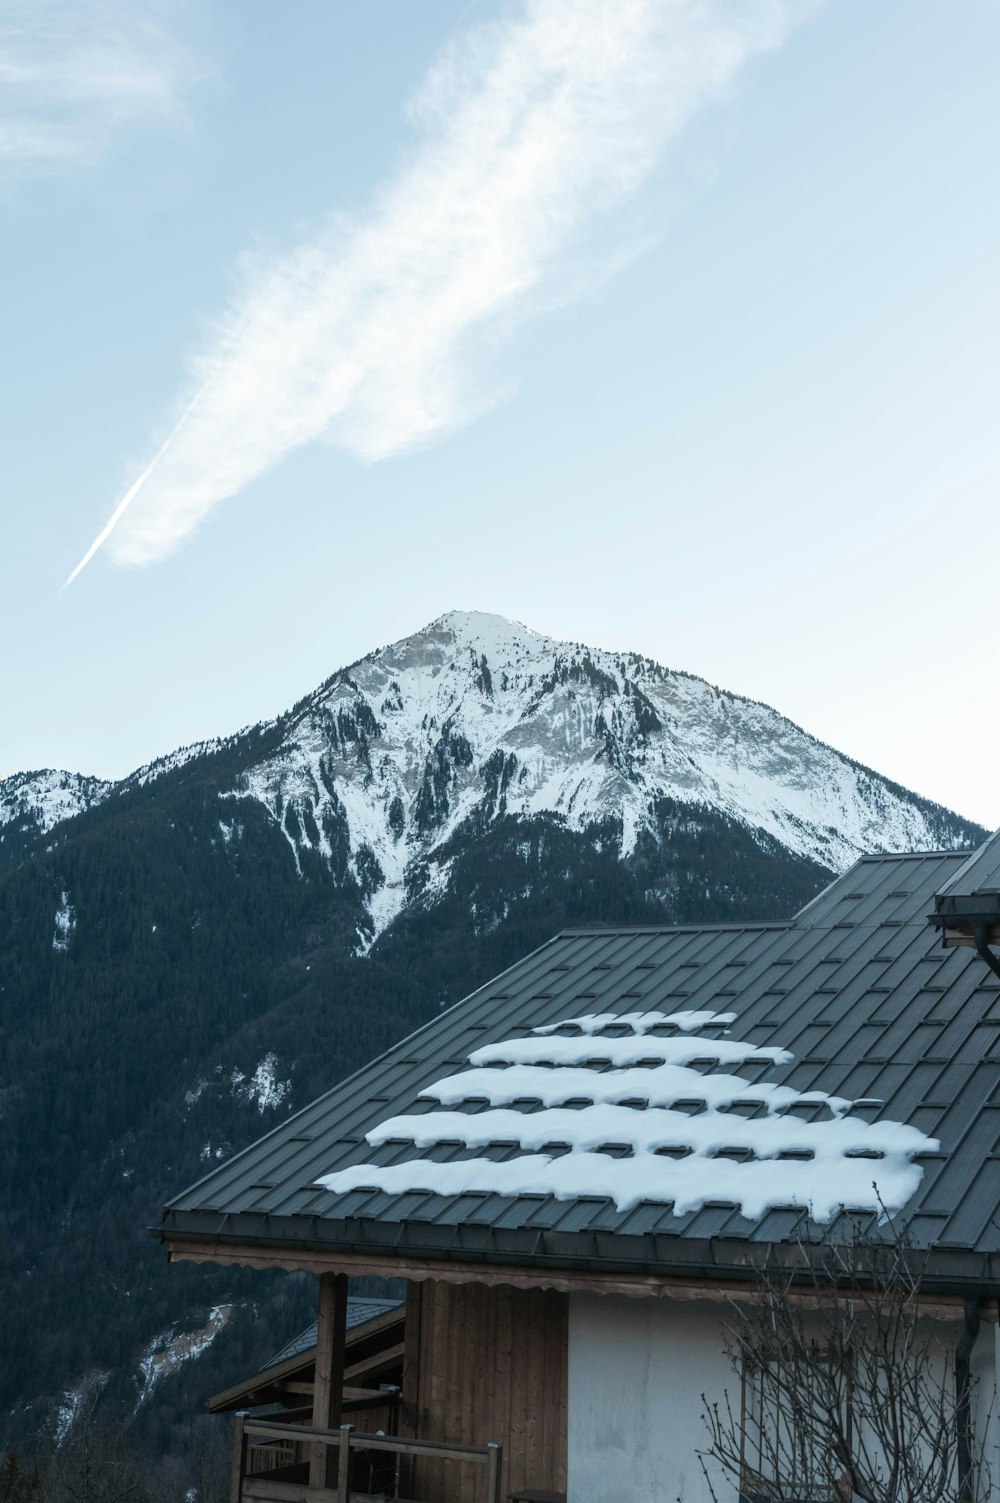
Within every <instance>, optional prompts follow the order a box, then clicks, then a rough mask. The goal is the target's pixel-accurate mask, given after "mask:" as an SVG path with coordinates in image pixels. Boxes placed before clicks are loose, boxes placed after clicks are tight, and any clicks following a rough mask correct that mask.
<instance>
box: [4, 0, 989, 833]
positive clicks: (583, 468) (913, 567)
mask: <svg viewBox="0 0 1000 1503" xmlns="http://www.w3.org/2000/svg"><path fill="white" fill-rule="evenodd" d="M998 62H1000V4H998V3H997V0H963V4H962V5H959V6H950V5H949V6H943V5H941V4H940V3H939V0H879V3H878V4H877V5H875V4H872V3H871V0H826V3H823V0H814V3H813V0H618V3H616V5H614V6H608V5H607V4H606V0H523V3H521V0H518V3H514V0H471V3H470V0H420V3H419V4H415V3H413V0H371V3H368V4H364V5H358V4H355V3H346V0H297V3H296V4H295V5H294V6H291V5H287V6H278V5H275V4H274V3H273V0H239V3H237V0H9V3H8V4H7V5H6V6H5V7H4V14H3V18H2V20H0V258H2V267H3V276H2V278H0V306H2V318H0V328H2V338H0V353H2V358H0V381H2V391H0V453H2V456H3V464H2V467H0V487H2V490H0V497H2V532H0V707H2V708H0V775H5V774H9V773H12V772H15V771H19V770H24V769H30V768H40V767H67V768H71V769H74V770H78V771H82V772H89V773H96V774H99V775H102V776H106V777H114V776H121V775H123V774H125V773H126V772H127V771H129V770H130V769H131V768H133V767H135V766H137V765H139V764H141V763H143V762H145V761H148V760H150V759H152V758H153V757H154V756H156V755H158V754H161V753H164V752H166V751H168V750H170V749H172V748H174V747H176V746H179V745H183V744H186V743H189V742H191V741H194V740H198V739H202V738H204V737H208V736H212V735H216V734H224V733H228V732H230V731H232V730H235V729H236V728H238V727H239V726H242V725H245V724H249V723H251V722H254V721H257V720H259V719H262V718H265V717H267V716H271V715H275V714H277V713H280V712H281V711H282V710H283V709H285V708H287V707H288V706H289V705H290V704H291V703H293V702H294V701H295V700H296V699H298V698H299V697H300V696H301V695H302V694H304V693H306V692H307V691H308V690H309V689H311V688H313V687H314V686H315V685H316V684H317V683H319V682H320V681H321V680H322V679H324V678H325V677H327V676H328V675H329V674H330V673H332V672H333V671H334V670H335V669H336V668H338V667H340V666H342V665H343V664H346V663H350V662H352V661H354V660H356V659H357V658H359V657H361V656H363V655H364V654H365V653H367V652H369V651H371V650H372V649H374V648H375V647H378V646H380V645H383V644H384V643H387V642H390V641H393V640H395V639H397V638H399V637H402V636H405V635H408V634H410V633H411V632H413V631H416V630H418V629H419V628H420V627H421V626H423V625H425V624H426V623H427V622H428V621H430V620H432V619H433V618H434V617H436V616H438V615H440V614H441V613H442V612H444V611H446V610H451V609H465V610H485V611H495V612H499V613H500V614H503V615H506V616H510V617H513V618H515V619H517V620H520V621H523V622H525V623H526V624H528V625H530V626H532V627H535V628H537V629H538V630H540V631H544V632H547V633H548V634H550V635H552V636H555V637H558V638H566V639H569V640H573V641H585V642H588V643H590V644H591V645H593V646H597V647H605V648H612V649H614V648H621V649H630V650H634V651H637V652H642V653H645V654H647V655H648V656H650V657H653V658H655V659H657V660H658V661H660V662H662V663H664V664H666V665H668V666H670V667H674V668H680V669H685V670H687V671H689V672H692V673H697V674H701V675H703V676H704V677H705V678H707V679H709V680H710V681H711V682H713V683H716V684H719V685H720V686H722V687H725V688H727V689H730V690H733V691H735V692H738V693H741V694H745V695H748V696H750V697H752V698H754V699H759V700H763V701H764V702H766V703H768V704H771V705H773V706H775V708H777V709H779V710H780V711H781V712H782V713H784V714H785V715H788V716H789V717H790V718H791V719H793V720H794V721H796V722H798V723H799V724H800V725H802V726H803V727H805V729H806V730H808V731H810V732H812V733H813V734H814V735H817V736H819V737H820V738H821V739H822V740H824V741H826V742H828V743H830V744H831V745H833V746H835V747H837V748H838V749H839V750H841V751H843V752H845V753H847V754H849V755H851V756H853V757H855V758H857V759H858V760H860V761H862V762H864V763H866V764H868V765H869V766H872V767H874V768H875V769H876V770H878V771H879V772H881V773H883V774H885V775H886V776H888V777H890V778H893V779H894V780H896V781H897V782H900V783H902V784H904V785H906V786H908V787H910V788H912V789H914V790H915V791H916V792H918V793H921V794H923V795H925V796H927V797H930V798H933V799H936V800H938V801H939V802H941V803H944V804H946V805H948V806H949V807H951V808H953V809H956V810H958V811H959V812H960V813H962V814H964V815H966V816H968V817H971V818H974V819H977V820H979V821H981V822H982V823H984V824H986V825H988V826H990V827H996V826H997V825H1000V779H998V777H997V774H996V763H995V744H996V734H997V729H998V723H1000V715H998V712H997V710H996V708H995V703H994V701H995V694H994V692H993V684H992V675H991V672H990V667H989V664H990V657H989V656H988V655H987V654H988V652H989V648H988V644H989V642H990V641H991V640H992V638H993V635H994V633H995V604H994V601H995V596H996V577H997V576H996V568H997V564H996V560H997V558H998V556H1000V547H998V545H1000V515H998V507H997V505H996V501H995V497H996V493H997V488H998V480H1000V424H998V423H997V421H996V407H997V395H998V391H1000V339H998V337H997V336H998V332H1000V329H998V324H1000V318H998V314H1000V278H998V277H997V270H996V269H997V266H998V264H1000V257H998V251H1000V192H998V182H997V178H998V166H1000V162H998V155H1000V93H998V91H997V89H996V87H995V78H996V70H997V65H998Z"/></svg>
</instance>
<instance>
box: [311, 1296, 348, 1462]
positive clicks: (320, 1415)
mask: <svg viewBox="0 0 1000 1503" xmlns="http://www.w3.org/2000/svg"><path fill="white" fill-rule="evenodd" d="M346 1337H347V1274H346V1273H321V1274H320V1277H319V1319H318V1322H317V1330H316V1375H315V1378H314V1381H313V1417H312V1422H313V1425H314V1426H316V1428H317V1429H320V1430H336V1429H337V1428H338V1427H339V1425H340V1411H341V1406H342V1404H343V1398H344V1343H345V1341H346ZM334 1450H335V1447H334V1446H331V1445H326V1444H325V1443H324V1442H323V1441H316V1442H315V1444H314V1445H313V1448H312V1456H311V1458H310V1461H309V1486H310V1487H330V1486H332V1482H333V1475H334V1457H333V1452H334Z"/></svg>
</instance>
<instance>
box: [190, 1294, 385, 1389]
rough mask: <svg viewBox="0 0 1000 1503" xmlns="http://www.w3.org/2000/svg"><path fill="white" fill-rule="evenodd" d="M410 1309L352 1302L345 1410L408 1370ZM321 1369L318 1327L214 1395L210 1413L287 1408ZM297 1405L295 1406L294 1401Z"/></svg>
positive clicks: (349, 1305)
mask: <svg viewBox="0 0 1000 1503" xmlns="http://www.w3.org/2000/svg"><path fill="white" fill-rule="evenodd" d="M404 1320H405V1307H404V1304H403V1301H402V1300H395V1299H356V1298H354V1297H353V1296H352V1297H351V1298H350V1299H349V1300H348V1301H347V1343H346V1348H345V1366H346V1369H347V1373H348V1374H349V1375H350V1377H351V1380H352V1385H353V1384H357V1383H359V1382H360V1384H361V1388H358V1387H354V1386H346V1387H345V1388H344V1398H345V1407H346V1408H350V1407H351V1406H352V1405H353V1404H356V1402H357V1400H358V1398H359V1397H360V1396H361V1393H362V1389H363V1386H364V1384H365V1383H366V1382H371V1383H375V1382H378V1381H379V1380H380V1379H382V1378H385V1377H387V1376H390V1375H391V1374H392V1373H393V1371H394V1369H395V1368H398V1367H400V1366H401V1365H402V1348H401V1345H400V1340H401V1335H402V1330H403V1323H404ZM315 1364H316V1325H315V1323H314V1324H313V1325H311V1326H309V1327H308V1329H307V1330H305V1331H303V1332H302V1333H301V1335H299V1336H296V1337H295V1339H294V1341H290V1342H289V1343H288V1345H287V1346H285V1347H282V1349H281V1351H280V1352H277V1353H276V1354H275V1355H274V1356H273V1357H272V1358H271V1360H270V1361H269V1362H265V1364H264V1366H263V1367H262V1368H261V1369H260V1371H259V1372H256V1373H252V1374H251V1375H250V1376H249V1377H247V1378H243V1379H242V1380H241V1381H240V1382H239V1383H234V1384H233V1385H232V1386H231V1387H229V1388H226V1389H224V1390H223V1391H222V1392H221V1393H216V1394H213V1395H212V1397H211V1398H210V1399H209V1400H208V1409H209V1411H210V1412H211V1413H213V1414H220V1413H222V1412H224V1411H225V1410H232V1409H240V1408H244V1407H249V1408H257V1407H258V1406H259V1405H261V1404H286V1405H287V1403H288V1402H289V1398H290V1396H291V1394H293V1393H298V1392H299V1390H296V1389H294V1388H290V1387H289V1385H290V1384H294V1383H295V1382H296V1381H299V1382H302V1381H308V1382H311V1381H312V1377H313V1370H314V1368H315ZM293 1402H294V1400H293Z"/></svg>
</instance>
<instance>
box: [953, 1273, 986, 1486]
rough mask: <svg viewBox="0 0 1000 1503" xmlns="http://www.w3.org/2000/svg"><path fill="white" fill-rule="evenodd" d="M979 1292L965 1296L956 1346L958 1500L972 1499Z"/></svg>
mask: <svg viewBox="0 0 1000 1503" xmlns="http://www.w3.org/2000/svg"><path fill="white" fill-rule="evenodd" d="M979 1324H980V1322H979V1296H978V1295H976V1296H975V1298H971V1299H966V1300H965V1329H964V1330H963V1332H962V1334H961V1336H960V1337H959V1339H958V1346H957V1347H956V1348H955V1419H956V1422H957V1428H958V1435H957V1436H956V1458H957V1461H958V1496H959V1499H960V1503H974V1498H975V1494H974V1491H973V1487H974V1478H973V1475H972V1471H973V1468H972V1453H973V1433H972V1348H973V1347H974V1346H975V1344H976V1338H977V1337H978V1335H979Z"/></svg>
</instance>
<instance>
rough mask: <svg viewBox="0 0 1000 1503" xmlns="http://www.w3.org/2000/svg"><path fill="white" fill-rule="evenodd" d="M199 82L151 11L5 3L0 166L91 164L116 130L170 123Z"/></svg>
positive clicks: (26, 0)
mask: <svg viewBox="0 0 1000 1503" xmlns="http://www.w3.org/2000/svg"><path fill="white" fill-rule="evenodd" d="M200 75H201V68H200V66H199V64H198V62H197V60H196V58H195V57H194V55H193V54H192V53H191V52H190V51H188V50H187V49H186V48H185V47H184V46H183V45H182V44H181V42H180V41H179V40H178V39H177V38H176V37H175V36H174V34H173V33H172V31H171V28H170V27H169V25H168V24H167V16H166V13H165V12H164V11H162V10H161V9H160V8H158V7H157V6H155V5H151V4H140V3H139V0H4V4H3V7H2V9H0V168H3V169H5V170H7V171H10V170H12V169H19V170H26V169H27V170H30V169H35V170H37V169H39V168H48V169H51V168H53V167H65V166H72V165H74V164H79V163H87V162H92V161H94V160H95V159H96V158H97V157H99V156H100V155H101V153H102V152H103V151H104V149H105V148H106V147H107V145H108V143H109V142H110V140H111V139H112V137H113V136H114V135H115V133H116V132H117V131H118V130H120V129H121V128H123V127H124V126H127V125H135V124H138V123H160V124H163V123H168V124H169V123H175V122H176V121H178V120H179V119H180V118H181V117H182V114H183V100H184V96H185V94H186V93H187V91H188V89H189V88H190V87H191V85H192V84H193V83H194V82H195V81H196V80H197V78H198V77H199V76H200Z"/></svg>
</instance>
